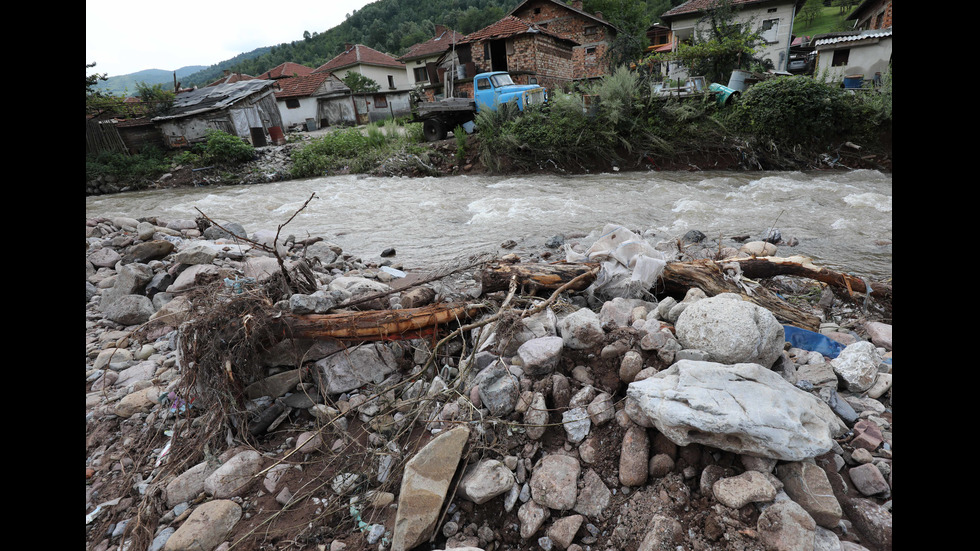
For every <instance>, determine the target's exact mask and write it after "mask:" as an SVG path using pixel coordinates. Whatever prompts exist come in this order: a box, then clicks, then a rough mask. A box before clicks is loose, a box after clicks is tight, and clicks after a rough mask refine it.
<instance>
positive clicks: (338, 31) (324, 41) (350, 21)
mask: <svg viewBox="0 0 980 551" xmlns="http://www.w3.org/2000/svg"><path fill="white" fill-rule="evenodd" d="M522 1H523V0H425V1H424V2H419V1H418V0H378V1H377V2H372V3H370V4H368V5H366V6H364V7H363V8H361V9H360V10H354V11H352V12H351V13H350V14H349V16H348V18H347V20H346V21H344V22H343V23H341V24H340V25H337V26H336V27H333V28H331V29H317V28H316V22H315V21H311V22H310V29H308V30H307V31H306V33H304V36H302V37H296V38H297V39H296V40H294V41H292V42H289V43H282V44H278V45H275V46H272V47H270V48H269V49H268V51H267V52H264V53H262V54H261V55H250V54H243V55H241V56H239V58H241V59H239V58H236V59H232V60H228V61H225V62H222V63H219V64H217V65H212V66H210V67H208V68H207V69H205V70H203V71H200V72H199V73H195V74H193V75H191V76H190V77H188V78H187V81H186V82H185V83H183V85H184V86H195V85H196V86H203V85H206V84H208V83H210V82H213V81H215V80H217V79H218V78H220V77H221V75H222V73H223V71H224V70H225V69H228V70H231V71H240V72H242V73H245V74H248V75H253V76H255V75H259V74H261V73H264V72H265V71H268V70H269V69H271V68H273V67H275V66H277V65H279V64H281V63H284V62H287V61H292V62H294V63H299V64H301V65H306V66H307V67H312V68H316V67H319V66H320V65H323V64H324V63H326V62H327V61H329V60H331V59H333V58H334V57H336V56H337V55H339V54H340V53H342V52H343V48H344V44H345V43H352V44H364V45H365V46H368V47H370V48H374V49H375V50H378V51H380V52H385V53H387V54H389V55H392V56H395V57H397V56H399V55H402V54H404V53H405V52H406V51H407V50H408V48H409V47H411V46H412V45H414V44H417V43H419V42H424V41H426V40H428V39H430V38H432V37H433V36H434V33H435V26H436V25H445V26H446V27H449V28H451V29H453V30H455V31H457V32H459V33H462V34H468V33H471V32H474V31H477V30H480V29H482V28H483V27H486V26H487V25H490V24H491V23H493V22H495V21H497V20H498V19H500V18H502V17H503V16H504V15H506V14H507V13H508V12H510V11H511V10H512V9H514V8H515V7H516V6H517V5H518V4H520V3H521V2H522ZM683 2H684V0H585V1H584V6H583V7H584V9H585V11H587V12H589V13H595V12H597V11H600V12H602V13H603V16H604V18H605V19H607V20H609V21H610V22H613V23H614V24H617V25H618V26H621V25H623V24H625V23H632V25H630V26H632V27H635V28H637V29H646V27H647V26H648V25H649V24H650V23H651V22H654V21H656V19H657V16H659V15H660V14H661V13H663V12H665V11H667V10H668V9H670V8H671V7H672V6H676V5H679V4H682V3H683Z"/></svg>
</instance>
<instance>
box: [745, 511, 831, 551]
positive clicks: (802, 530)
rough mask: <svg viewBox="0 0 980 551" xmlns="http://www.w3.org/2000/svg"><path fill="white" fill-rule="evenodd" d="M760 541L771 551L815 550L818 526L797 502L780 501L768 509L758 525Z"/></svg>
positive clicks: (763, 513) (761, 516)
mask: <svg viewBox="0 0 980 551" xmlns="http://www.w3.org/2000/svg"><path fill="white" fill-rule="evenodd" d="M756 529H757V530H758V532H759V540H760V541H761V542H762V543H763V544H764V545H765V548H766V549H767V550H771V551H798V550H800V549H813V548H814V546H815V543H816V529H817V524H816V523H815V522H814V521H813V519H812V518H810V515H809V514H807V512H806V511H805V510H803V507H800V506H799V505H798V504H797V503H796V502H794V501H790V500H786V501H778V502H776V503H774V504H772V505H770V506H769V507H766V509H765V510H764V511H762V514H761V515H759V521H758V522H757V523H756Z"/></svg>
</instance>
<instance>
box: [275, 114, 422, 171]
mask: <svg viewBox="0 0 980 551" xmlns="http://www.w3.org/2000/svg"><path fill="white" fill-rule="evenodd" d="M424 142H425V137H424V136H423V134H422V125H421V124H420V123H408V124H406V123H404V121H402V120H397V121H395V124H384V125H379V124H377V123H373V124H369V125H368V126H367V127H366V128H365V129H364V131H362V130H361V129H360V128H356V127H351V128H342V129H339V130H334V131H332V132H329V133H327V134H325V135H324V136H322V137H319V138H314V139H313V140H311V141H310V143H309V144H307V145H306V146H304V147H302V148H301V149H298V150H297V151H295V152H293V154H292V157H291V158H292V161H293V166H292V168H291V169H290V174H291V175H292V176H293V177H294V178H307V177H311V176H325V175H328V174H337V173H365V172H368V171H370V170H371V169H373V168H375V167H377V166H378V165H379V164H381V163H383V162H384V161H386V160H387V159H390V158H392V157H395V156H398V155H401V154H408V155H416V156H421V157H427V156H428V148H426V147H425V146H423V145H422V144H423V143H424Z"/></svg>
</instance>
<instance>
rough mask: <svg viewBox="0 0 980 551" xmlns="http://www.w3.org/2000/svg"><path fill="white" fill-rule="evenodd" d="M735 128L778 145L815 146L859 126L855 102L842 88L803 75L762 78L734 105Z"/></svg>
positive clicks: (844, 134) (859, 120)
mask: <svg viewBox="0 0 980 551" xmlns="http://www.w3.org/2000/svg"><path fill="white" fill-rule="evenodd" d="M733 121H734V122H735V123H736V124H737V125H738V127H739V129H740V130H741V131H743V132H745V133H747V134H749V135H751V136H754V137H756V138H759V139H761V140H771V141H772V142H774V143H776V144H778V145H788V146H794V145H797V144H799V145H818V144H821V143H825V142H827V141H828V140H834V139H836V138H839V137H842V136H848V135H849V134H853V133H854V132H856V131H859V129H860V122H861V119H860V113H859V109H858V104H857V102H856V101H855V100H854V99H853V97H849V95H848V94H846V93H845V92H844V91H843V90H841V89H840V88H838V87H836V86H834V85H832V84H825V83H823V82H821V81H819V80H815V79H813V78H810V77H807V76H802V75H800V76H790V77H779V78H772V79H769V80H764V81H762V82H760V83H758V84H756V85H754V86H752V87H750V88H749V89H748V90H746V91H745V93H744V94H743V95H742V96H741V98H740V100H739V101H738V103H737V104H736V106H735V110H734V113H733Z"/></svg>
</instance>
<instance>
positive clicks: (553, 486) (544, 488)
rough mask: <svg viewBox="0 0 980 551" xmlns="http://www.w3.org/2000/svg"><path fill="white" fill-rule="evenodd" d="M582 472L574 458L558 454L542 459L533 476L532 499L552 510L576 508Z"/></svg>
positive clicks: (531, 484) (531, 483)
mask: <svg viewBox="0 0 980 551" xmlns="http://www.w3.org/2000/svg"><path fill="white" fill-rule="evenodd" d="M580 470H581V467H580V466H579V463H578V460H577V459H575V458H574V457H570V456H567V455H558V454H552V455H546V456H544V457H542V458H541V459H540V460H538V463H537V464H536V465H535V466H534V473H533V474H532V475H531V482H530V486H531V498H532V499H533V500H534V501H536V502H538V503H540V504H541V505H543V506H545V507H548V508H551V509H557V510H559V511H567V510H569V509H571V508H572V507H574V506H575V498H576V494H577V490H578V487H577V483H578V475H579V471H580Z"/></svg>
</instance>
